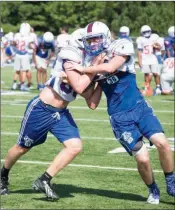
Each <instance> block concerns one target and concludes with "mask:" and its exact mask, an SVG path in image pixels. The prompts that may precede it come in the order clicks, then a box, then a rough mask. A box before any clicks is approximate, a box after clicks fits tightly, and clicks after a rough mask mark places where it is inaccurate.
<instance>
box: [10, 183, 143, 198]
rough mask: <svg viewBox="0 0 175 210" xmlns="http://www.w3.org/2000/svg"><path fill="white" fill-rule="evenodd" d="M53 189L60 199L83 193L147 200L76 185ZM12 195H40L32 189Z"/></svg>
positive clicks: (133, 195) (55, 185) (136, 196)
mask: <svg viewBox="0 0 175 210" xmlns="http://www.w3.org/2000/svg"><path fill="white" fill-rule="evenodd" d="M53 188H54V190H55V191H56V193H57V194H58V195H59V197H60V198H67V197H74V196H73V195H71V193H81V194H89V195H92V194H94V195H99V196H103V197H108V198H115V199H123V200H133V201H145V200H146V198H144V197H143V196H140V195H136V194H133V193H121V192H116V191H112V190H103V189H92V188H83V187H77V186H74V185H67V184H53ZM10 193H11V194H12V193H21V194H36V193H37V194H38V193H39V192H35V191H34V190H32V189H23V190H14V191H10ZM35 200H45V199H43V198H35Z"/></svg>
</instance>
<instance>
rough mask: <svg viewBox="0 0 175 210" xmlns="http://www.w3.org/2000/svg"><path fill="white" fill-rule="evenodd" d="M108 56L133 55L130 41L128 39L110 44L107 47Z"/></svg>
mask: <svg viewBox="0 0 175 210" xmlns="http://www.w3.org/2000/svg"><path fill="white" fill-rule="evenodd" d="M108 51H109V54H113V55H119V56H120V55H121V56H125V55H133V54H134V46H133V43H132V42H131V41H129V40H128V39H119V40H116V41H114V42H112V43H111V45H110V46H109V50H108Z"/></svg>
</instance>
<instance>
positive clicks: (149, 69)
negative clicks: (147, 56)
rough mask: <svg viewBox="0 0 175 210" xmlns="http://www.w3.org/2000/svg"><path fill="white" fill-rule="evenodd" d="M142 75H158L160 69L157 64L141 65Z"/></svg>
mask: <svg viewBox="0 0 175 210" xmlns="http://www.w3.org/2000/svg"><path fill="white" fill-rule="evenodd" d="M142 72H143V73H145V74H146V73H147V74H148V73H155V74H159V75H160V67H159V64H152V65H143V66H142Z"/></svg>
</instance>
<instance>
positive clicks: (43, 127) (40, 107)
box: [17, 97, 80, 148]
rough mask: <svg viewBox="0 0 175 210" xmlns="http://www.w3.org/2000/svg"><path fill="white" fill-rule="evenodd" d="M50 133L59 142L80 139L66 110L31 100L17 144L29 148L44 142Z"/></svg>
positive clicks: (36, 99) (37, 98) (76, 128)
mask: <svg viewBox="0 0 175 210" xmlns="http://www.w3.org/2000/svg"><path fill="white" fill-rule="evenodd" d="M48 132H51V133H52V134H53V135H54V136H55V137H56V138H57V139H58V140H59V141H60V142H64V141H66V140H69V139H71V138H80V135H79V131H78V127H77V125H76V123H75V122H74V120H73V118H72V116H71V114H70V113H69V110H68V109H66V108H65V109H58V108H55V107H52V106H50V105H47V104H45V103H44V102H42V101H41V100H40V99H39V97H35V98H33V99H32V100H31V101H30V102H29V103H28V105H27V107H26V110H25V113H24V117H23V120H22V123H21V128H20V133H19V138H18V141H17V144H18V145H20V146H22V147H26V148H31V147H33V146H36V145H39V144H42V143H44V142H45V141H46V138H47V134H48Z"/></svg>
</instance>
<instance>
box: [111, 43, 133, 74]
mask: <svg viewBox="0 0 175 210" xmlns="http://www.w3.org/2000/svg"><path fill="white" fill-rule="evenodd" d="M115 55H118V56H129V58H128V60H127V61H126V62H125V63H124V64H123V65H122V66H121V67H120V68H119V69H117V70H118V71H125V72H126V71H127V72H130V73H135V67H134V64H135V60H134V46H133V43H132V42H131V41H130V40H128V39H118V40H115V41H113V42H112V43H111V44H110V46H109V48H108V49H107V56H108V57H109V59H110V60H111V59H112V58H113V57H114V56H115Z"/></svg>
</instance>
